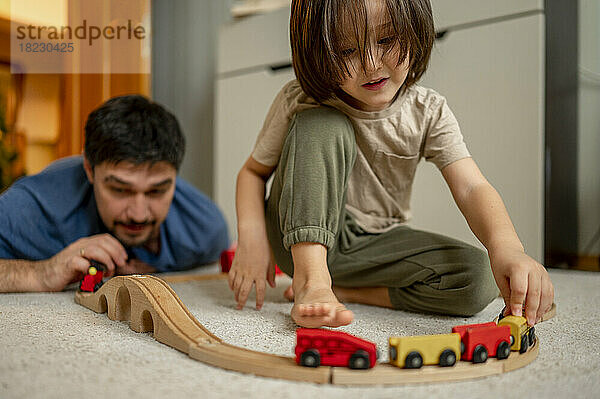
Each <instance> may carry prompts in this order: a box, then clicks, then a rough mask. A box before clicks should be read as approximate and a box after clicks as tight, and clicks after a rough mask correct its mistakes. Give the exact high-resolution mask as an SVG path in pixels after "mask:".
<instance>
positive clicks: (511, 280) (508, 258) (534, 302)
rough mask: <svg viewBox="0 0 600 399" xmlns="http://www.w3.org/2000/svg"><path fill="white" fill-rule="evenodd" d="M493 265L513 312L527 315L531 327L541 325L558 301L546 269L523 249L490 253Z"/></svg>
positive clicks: (506, 300)
mask: <svg viewBox="0 0 600 399" xmlns="http://www.w3.org/2000/svg"><path fill="white" fill-rule="evenodd" d="M490 262H491V265H492V272H493V274H494V278H495V279H496V284H497V285H498V288H500V294H501V295H502V297H503V298H504V304H505V305H506V308H507V309H509V310H510V313H511V314H512V315H515V316H525V317H526V318H527V323H528V324H529V325H530V326H533V325H534V324H535V323H537V322H539V321H540V320H541V319H542V316H543V315H544V314H545V313H546V312H547V311H549V310H550V308H551V307H552V303H553V302H554V286H553V285H552V281H550V276H549V275H548V272H547V271H546V268H545V267H544V266H542V265H541V264H539V263H538V262H536V261H535V260H533V259H532V258H531V257H529V256H527V254H525V253H524V252H522V251H519V250H513V251H510V250H509V251H502V252H501V253H498V254H495V255H493V254H491V253H490ZM523 305H525V315H523Z"/></svg>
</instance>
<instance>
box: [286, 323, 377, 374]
mask: <svg viewBox="0 0 600 399" xmlns="http://www.w3.org/2000/svg"><path fill="white" fill-rule="evenodd" d="M296 339H297V341H296V350H295V352H296V363H298V364H300V365H302V366H307V367H319V366H320V365H323V366H347V367H349V368H351V369H368V368H371V367H373V366H375V363H376V362H377V357H378V355H377V347H376V346H375V344H374V343H373V342H369V341H366V340H364V339H362V338H358V337H355V336H354V335H351V334H348V333H345V332H341V331H332V330H323V329H313V328H299V329H297V330H296Z"/></svg>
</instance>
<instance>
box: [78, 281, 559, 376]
mask: <svg viewBox="0 0 600 399" xmlns="http://www.w3.org/2000/svg"><path fill="white" fill-rule="evenodd" d="M207 278H208V279H211V278H219V277H218V276H209V277H204V278H202V279H207ZM75 302H77V303H78V304H80V305H82V306H85V307H87V308H89V309H91V310H93V311H94V312H97V313H104V312H107V313H108V318H109V319H111V320H121V321H129V327H130V328H131V329H132V330H133V331H136V332H153V333H154V339H156V340H157V341H159V342H162V343H163V344H165V345H168V346H171V347H173V348H175V349H177V350H179V351H181V352H183V353H186V354H188V355H189V356H190V357H191V358H192V359H195V360H199V361H201V362H204V363H206V364H210V365H212V366H216V367H220V368H223V369H227V370H233V371H238V372H241V373H247V374H254V375H257V376H262V377H271V378H279V379H285V380H295V381H306V382H313V383H321V384H338V385H376V384H394V385H400V384H409V383H410V384H413V383H424V382H434V381H436V382H439V381H457V380H465V379H471V378H477V377H484V376H489V375H493V374H500V373H504V372H507V371H511V370H515V369H518V368H521V367H523V366H525V365H527V364H529V363H531V362H532V361H533V360H535V358H536V357H537V355H538V352H539V340H538V339H536V340H535V343H534V345H533V346H532V347H531V348H530V349H529V350H528V351H527V352H525V353H523V354H519V353H518V352H512V353H511V354H510V356H509V357H508V359H505V360H497V359H489V360H488V361H487V362H486V363H482V364H472V363H470V362H458V363H457V364H456V365H455V366H454V367H438V366H424V367H423V368H421V369H418V370H408V369H400V368H398V367H395V366H392V365H390V364H388V363H380V364H378V365H377V366H376V367H374V368H372V369H369V370H351V369H347V368H343V367H328V366H321V367H318V368H308V367H302V366H298V365H297V364H296V362H295V360H294V358H292V357H285V356H277V355H272V354H268V353H262V352H256V351H252V350H248V349H244V348H240V347H236V346H233V345H230V344H227V343H225V342H223V341H222V340H221V339H220V338H218V337H217V336H215V335H214V334H212V333H211V332H210V331H209V330H208V329H206V328H205V327H204V326H203V325H202V324H200V322H198V320H196V319H195V318H194V316H193V315H192V314H191V313H190V312H189V310H188V309H187V308H186V307H185V305H184V304H183V303H182V302H181V300H180V299H179V297H178V296H177V294H175V292H174V291H173V289H171V287H170V286H169V285H168V284H167V283H166V282H165V281H164V280H161V279H160V278H157V277H154V276H150V275H144V276H142V275H135V276H119V277H114V278H112V279H110V280H108V281H107V282H106V283H105V284H104V285H103V286H102V287H101V288H100V289H99V290H98V291H97V292H95V293H87V292H77V293H76V294H75ZM549 317H551V316H549Z"/></svg>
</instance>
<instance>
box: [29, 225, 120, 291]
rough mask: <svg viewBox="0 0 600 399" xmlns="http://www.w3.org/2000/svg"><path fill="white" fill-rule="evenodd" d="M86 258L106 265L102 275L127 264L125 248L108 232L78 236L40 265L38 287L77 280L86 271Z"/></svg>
mask: <svg viewBox="0 0 600 399" xmlns="http://www.w3.org/2000/svg"><path fill="white" fill-rule="evenodd" d="M90 259H93V260H96V261H98V262H102V263H104V264H105V265H106V268H107V271H106V274H105V275H106V276H107V277H111V276H112V275H114V273H115V269H116V268H117V267H125V266H126V264H127V251H125V248H123V245H121V243H120V242H119V241H118V240H117V239H116V238H114V237H113V236H112V235H110V234H99V235H95V236H91V237H86V238H81V239H79V240H77V241H75V242H74V243H72V244H71V245H69V246H68V247H66V248H65V249H63V250H62V251H60V252H59V253H57V254H56V255H54V256H53V257H52V258H50V259H48V260H47V261H46V262H44V263H45V264H43V265H41V268H40V270H39V272H40V273H41V274H40V276H41V280H40V285H41V287H40V288H41V290H42V291H61V290H63V289H64V288H65V287H66V286H67V284H70V283H73V282H76V281H79V280H81V279H82V278H83V276H84V275H85V274H86V273H87V270H88V267H89V265H90V261H89V260H90Z"/></svg>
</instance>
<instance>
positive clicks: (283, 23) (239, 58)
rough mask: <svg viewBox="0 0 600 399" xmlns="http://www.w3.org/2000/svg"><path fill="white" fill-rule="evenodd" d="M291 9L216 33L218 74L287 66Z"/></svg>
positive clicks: (230, 24)
mask: <svg viewBox="0 0 600 399" xmlns="http://www.w3.org/2000/svg"><path fill="white" fill-rule="evenodd" d="M289 20H290V8H289V7H285V8H282V9H280V10H277V11H273V12H269V13H266V14H259V15H253V16H250V17H246V18H243V19H239V20H232V21H230V22H228V23H226V24H224V25H223V26H222V27H221V29H220V30H219V41H218V46H217V49H218V50H217V51H218V53H217V73H218V74H223V73H231V72H233V71H240V70H244V69H249V68H256V67H260V66H267V65H273V64H281V63H285V62H290V60H291V59H292V58H291V57H292V56H291V50H290V39H289V37H290V35H289Z"/></svg>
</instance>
